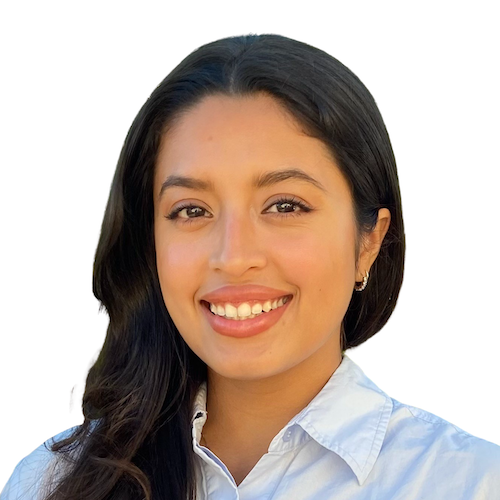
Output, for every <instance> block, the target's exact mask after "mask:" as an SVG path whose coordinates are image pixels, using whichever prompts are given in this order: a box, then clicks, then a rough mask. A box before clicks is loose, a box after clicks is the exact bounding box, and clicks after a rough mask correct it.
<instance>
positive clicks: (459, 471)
mask: <svg viewBox="0 0 500 500" xmlns="http://www.w3.org/2000/svg"><path fill="white" fill-rule="evenodd" d="M391 399H392V401H393V412H392V416H391V420H390V425H389V427H388V429H387V434H386V440H385V443H384V445H387V446H388V447H389V448H392V449H398V450H400V451H404V453H405V455H406V456H408V457H409V459H410V461H409V463H408V465H409V467H415V466H416V463H417V462H418V463H420V464H423V463H424V462H425V467H428V468H429V472H431V471H432V472H435V473H436V474H437V476H441V477H442V478H445V477H454V478H455V479H456V480H459V481H460V480H461V481H463V483H464V485H465V484H467V485H468V488H470V489H471V491H474V492H475V493H476V494H477V495H478V496H477V498H483V496H482V495H486V496H484V498H485V499H486V498H491V496H488V494H489V495H493V492H494V491H497V492H498V491H500V446H498V445H496V444H494V443H491V442H489V441H486V440H484V439H481V438H479V437H476V436H474V435H472V434H470V433H468V432H467V431H465V430H463V429H461V428H459V427H458V426H456V425H454V424H453V423H451V422H448V421H447V420H445V419H443V418H441V417H439V416H437V415H434V414H433V413H431V412H428V411H426V410H423V409H421V408H417V407H415V406H411V405H407V404H404V403H401V402H399V401H397V400H395V399H393V398H391ZM437 476H436V477H437ZM472 498H476V496H474V497H472Z"/></svg>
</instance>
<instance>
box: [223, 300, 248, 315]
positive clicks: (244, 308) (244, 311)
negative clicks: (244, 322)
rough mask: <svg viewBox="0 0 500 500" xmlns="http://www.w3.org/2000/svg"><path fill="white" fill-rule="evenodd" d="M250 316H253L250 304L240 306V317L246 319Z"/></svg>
mask: <svg viewBox="0 0 500 500" xmlns="http://www.w3.org/2000/svg"><path fill="white" fill-rule="evenodd" d="M226 307H227V306H226ZM250 314H252V308H251V307H250V304H247V303H246V302H244V303H243V304H240V305H239V306H238V317H240V318H246V317H247V316H250Z"/></svg>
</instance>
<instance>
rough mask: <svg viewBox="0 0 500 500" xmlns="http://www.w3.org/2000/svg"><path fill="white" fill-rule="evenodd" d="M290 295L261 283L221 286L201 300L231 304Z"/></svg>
mask: <svg viewBox="0 0 500 500" xmlns="http://www.w3.org/2000/svg"><path fill="white" fill-rule="evenodd" d="M285 295H291V293H288V292H286V291H285V290H278V289H276V288H269V287H267V286H261V285H240V286H230V285H227V286H223V287H221V288H218V289H217V290H214V291H213V292H209V293H207V294H205V295H203V297H201V300H205V301H207V302H211V303H212V304H217V303H223V302H224V303H225V302H229V303H231V304H235V303H239V302H246V301H249V300H259V301H264V300H269V299H277V298H279V297H284V296H285Z"/></svg>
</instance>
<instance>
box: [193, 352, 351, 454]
mask: <svg viewBox="0 0 500 500" xmlns="http://www.w3.org/2000/svg"><path fill="white" fill-rule="evenodd" d="M341 361H342V353H341V352H340V349H339V348H338V347H335V348H332V349H319V350H318V351H317V352H316V353H314V354H313V355H311V356H309V357H308V358H307V359H306V360H304V361H303V362H302V363H299V364H298V365H296V366H294V367H293V368H291V369H289V370H286V371H284V372H281V373H278V374H275V375H273V376H271V377H266V378H263V379H254V380H237V379H229V378H226V377H223V376H221V375H219V374H217V373H215V372H214V371H213V370H211V369H210V368H209V369H208V383H207V388H208V392H207V413H208V417H207V421H206V423H205V425H204V427H203V437H204V438H205V439H204V443H205V445H206V446H208V443H210V445H211V448H210V449H212V451H214V450H213V448H214V447H215V448H217V450H219V451H220V453H221V454H222V453H224V452H226V453H228V452H229V450H234V452H235V453H236V450H241V449H245V450H248V449H251V450H254V451H255V453H256V454H259V453H262V454H263V453H266V452H267V449H268V446H269V444H270V442H271V441H272V439H273V438H274V436H275V435H276V434H277V433H278V432H279V431H280V430H281V429H282V428H283V427H284V426H285V425H286V424H287V423H288V422H289V421H290V420H291V419H292V418H293V417H294V416H295V415H296V414H297V413H299V412H300V411H301V410H302V409H303V408H305V407H306V406H307V405H308V404H309V403H310V402H311V401H312V400H313V399H314V397H315V396H316V395H317V394H318V393H319V392H320V391H321V389H322V388H323V386H324V385H325V384H326V383H327V382H328V380H329V379H330V377H331V376H332V374H333V373H334V372H335V370H336V369H337V367H338V366H339V365H340V363H341ZM214 452H215V451H214Z"/></svg>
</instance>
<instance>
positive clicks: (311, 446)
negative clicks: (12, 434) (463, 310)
mask: <svg viewBox="0 0 500 500" xmlns="http://www.w3.org/2000/svg"><path fill="white" fill-rule="evenodd" d="M404 252H405V238H404V228H403V217H402V210H401V199H400V191H399V184H398V176H397V170H396V163H395V160H394V156H393V153H392V149H391V144H390V141H389V137H388V134H387V132H386V129H385V126H384V123H383V120H382V118H381V116H380V113H379V111H378V109H377V106H376V104H375V102H374V100H373V98H372V96H371V95H370V93H369V92H368V90H367V89H366V88H365V87H364V85H363V84H362V83H361V82H360V81H359V79H358V78H357V77H356V76H355V75H354V74H353V73H352V72H351V71H350V70H348V69H347V68H346V67H345V66H343V65H342V64H341V63H340V62H339V61H337V60H336V59H334V58H333V57H331V56H329V55H328V54H326V53H324V52H322V51H321V50H319V49H316V48H314V47H311V46H309V45H306V44H304V43H300V42H297V41H294V40H291V39H288V38H285V37H281V36H278V35H252V36H242V37H233V38H226V39H222V40H218V41H216V42H213V43H210V44H207V45H205V46H203V47H200V48H199V49H198V50H196V51H195V52H194V53H192V54H190V55H189V56H188V57H187V58H186V59H185V60H184V61H183V62H181V63H180V64H179V66H178V67H177V68H175V69H174V70H173V71H172V72H171V73H170V74H169V75H168V76H167V77H166V78H165V80H164V81H163V82H162V83H161V84H160V85H159V86H158V87H157V88H156V89H155V90H154V92H153V93H152V95H151V96H150V98H149V99H148V100H147V102H146V103H145V104H144V106H143V107H142V109H141V110H140V112H139V114H138V116H137V117H136V119H135V121H134V123H133V124H132V127H131V129H130V131H129V134H128V136H127V139H126V141H125V144H124V146H123V149H122V152H121V155H120V159H119V161H118V165H117V169H116V173H115V177H114V180H113V184H112V187H111V192H110V196H109V201H108V205H107V208H106V213H105V215H104V221H103V225H102V231H101V237H100V240H99V245H98V248H97V251H96V257H95V265H94V293H95V295H96V297H97V298H98V299H99V300H100V301H101V303H102V305H103V307H105V308H106V310H107V312H108V314H109V317H110V323H109V328H108V332H107V336H106V340H105V343H104V346H103V348H102V351H101V353H100V355H99V358H98V360H97V361H96V363H95V364H94V366H93V367H92V368H91V370H90V371H89V375H88V378H87V385H86V390H85V394H84V398H83V411H84V416H85V420H84V423H83V424H82V425H80V426H78V427H76V428H74V429H70V430H68V431H65V432H63V433H61V434H60V435H58V436H56V437H55V438H54V439H53V440H52V441H50V442H49V443H47V446H46V447H43V446H42V447H40V448H38V449H37V450H35V451H34V452H33V453H32V454H31V455H29V456H28V457H26V458H25V459H24V460H23V461H22V462H21V463H20V464H19V465H18V467H17V468H16V470H15V472H14V474H13V476H12V477H11V479H10V481H9V483H8V484H7V486H6V488H5V489H4V491H3V493H2V500H13V499H18V498H19V499H20V498H44V499H46V500H62V499H70V498H79V499H89V500H90V499H92V500H98V499H135V498H147V499H161V498H168V499H179V500H181V499H182V500H185V499H189V498H194V499H198V500H202V499H212V500H219V499H222V498H228V499H229V498H231V499H250V498H252V499H257V498H259V499H260V498H273V499H276V500H277V499H279V500H281V499H290V498H294V499H297V500H312V499H315V500H317V499H320V500H322V499H325V500H328V499H333V498H343V499H346V500H347V499H357V500H365V499H366V500H367V499H369V498H383V499H387V500H390V499H408V498H412V499H415V500H417V499H422V500H423V499H426V500H427V499H429V498H453V499H463V500H479V499H486V498H492V497H493V495H494V492H495V491H498V490H499V488H500V480H499V478H498V468H499V466H500V448H499V447H497V446H496V445H493V444H492V443H489V442H487V441H484V440H481V439H479V438H476V437H474V436H471V435H470V434H468V433H467V432H465V431H463V430H461V429H458V428H457V427H456V426H454V425H452V424H450V423H449V422H446V421H445V420H443V419H441V418H439V417H436V416H435V415H432V414H430V413H428V412H426V411H424V410H421V409H418V408H415V407H411V406H408V405H404V404H402V403H400V402H399V401H397V400H395V399H393V398H391V397H389V396H388V395H387V394H385V393H384V392H383V391H382V390H381V389H379V388H378V387H377V386H376V385H375V384H374V383H373V382H372V381H371V380H369V379H368V378H367V377H366V375H365V374H364V373H363V371H362V370H361V368H360V367H359V366H357V365H356V364H355V363H354V362H353V361H352V360H351V359H350V358H349V357H348V356H347V355H346V354H345V352H346V351H347V350H348V349H350V348H352V347H355V346H358V345H360V344H362V343H363V342H365V341H366V340H367V339H369V338H370V337H372V336H373V335H375V334H376V333H377V332H378V331H380V329H381V328H382V327H383V326H384V325H385V323H386V322H387V320H388V318H389V317H390V315H391V314H392V312H393V310H394V307H395V304H396V301H397V298H398V294H399V291H400V288H401V284H402V279H403V267H404Z"/></svg>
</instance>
